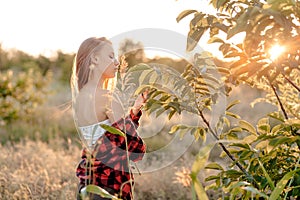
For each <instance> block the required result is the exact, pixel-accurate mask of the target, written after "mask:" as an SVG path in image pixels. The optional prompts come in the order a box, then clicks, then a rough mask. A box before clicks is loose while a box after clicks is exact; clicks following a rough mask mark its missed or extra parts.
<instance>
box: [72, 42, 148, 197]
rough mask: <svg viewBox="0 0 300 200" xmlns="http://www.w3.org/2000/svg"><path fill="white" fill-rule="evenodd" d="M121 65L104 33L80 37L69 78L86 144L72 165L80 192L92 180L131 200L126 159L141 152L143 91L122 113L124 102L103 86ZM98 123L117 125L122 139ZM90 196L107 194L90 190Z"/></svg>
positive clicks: (77, 118)
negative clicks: (130, 106)
mask: <svg viewBox="0 0 300 200" xmlns="http://www.w3.org/2000/svg"><path fill="white" fill-rule="evenodd" d="M119 64H120V63H119V61H118V60H117V59H116V58H115V54H114V50H113V47H112V44H111V42H110V41H109V40H107V39H106V38H104V37H100V38H96V37H92V38H88V39H86V40H85V41H83V42H82V44H81V45H80V47H79V49H78V52H77V54H76V57H75V60H74V66H73V73H72V78H71V87H72V97H73V113H74V121H75V124H76V126H77V127H78V131H79V133H80V134H79V135H80V136H81V139H82V141H83V143H84V146H85V148H84V149H83V151H82V156H81V158H82V160H81V161H80V163H79V164H78V167H77V169H76V175H77V177H78V178H79V182H80V183H79V187H78V194H80V192H82V191H83V190H84V189H85V187H86V186H87V185H88V184H93V185H97V186H99V187H101V188H103V189H105V190H107V191H108V192H109V193H111V194H115V195H118V196H119V197H120V198H122V199H133V192H132V190H133V188H132V186H133V175H132V173H131V171H130V166H129V163H128V158H129V160H131V161H134V162H136V161H138V160H141V159H142V157H143V155H144V153H145V149H146V146H145V144H144V142H143V140H142V139H141V138H140V136H139V135H138V133H137V132H136V129H137V128H138V125H139V118H140V116H141V114H142V112H141V110H140V109H141V107H142V106H143V104H144V103H145V101H146V100H147V99H146V97H147V92H144V93H142V94H141V95H139V96H138V97H137V98H136V100H135V102H134V104H133V106H132V108H131V109H130V111H129V113H128V114H127V115H124V113H123V112H124V111H123V108H122V105H121V104H120V102H116V101H114V98H113V92H112V91H110V90H108V89H107V80H108V79H110V78H114V77H115V74H116V72H117V70H118V67H119ZM101 124H106V125H109V126H112V127H115V128H117V129H119V130H121V131H122V132H123V133H124V134H125V135H126V139H125V137H124V136H121V135H117V134H113V133H110V132H108V131H105V130H104V129H103V128H102V127H101V126H100V125H101ZM126 143H127V145H126ZM126 149H127V150H126ZM90 197H92V199H105V198H102V197H100V196H99V195H93V194H90ZM77 199H80V195H77Z"/></svg>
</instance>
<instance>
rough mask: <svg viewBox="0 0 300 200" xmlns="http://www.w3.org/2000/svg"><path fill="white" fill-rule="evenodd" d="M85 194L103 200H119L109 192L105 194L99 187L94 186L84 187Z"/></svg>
mask: <svg viewBox="0 0 300 200" xmlns="http://www.w3.org/2000/svg"><path fill="white" fill-rule="evenodd" d="M85 192H87V193H93V194H97V195H100V196H101V197H103V198H110V199H113V200H121V199H119V198H118V197H116V196H114V195H112V194H110V193H109V192H107V191H106V190H104V189H103V188H101V187H99V186H96V185H87V186H86V187H85Z"/></svg>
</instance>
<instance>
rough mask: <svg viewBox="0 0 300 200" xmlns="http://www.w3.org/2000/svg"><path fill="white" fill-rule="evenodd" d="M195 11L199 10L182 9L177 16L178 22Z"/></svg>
mask: <svg viewBox="0 0 300 200" xmlns="http://www.w3.org/2000/svg"><path fill="white" fill-rule="evenodd" d="M195 12H198V11H197V10H184V11H182V12H181V13H180V14H179V15H178V16H177V17H176V21H177V23H178V22H179V21H180V20H182V19H183V18H185V17H186V16H188V15H190V14H192V13H195Z"/></svg>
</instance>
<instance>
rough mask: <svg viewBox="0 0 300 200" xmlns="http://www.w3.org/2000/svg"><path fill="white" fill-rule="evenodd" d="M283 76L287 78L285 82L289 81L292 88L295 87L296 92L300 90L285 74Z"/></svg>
mask: <svg viewBox="0 0 300 200" xmlns="http://www.w3.org/2000/svg"><path fill="white" fill-rule="evenodd" d="M283 77H284V78H285V80H287V82H289V83H290V84H291V85H292V86H293V87H294V88H296V90H298V92H300V88H299V87H298V86H297V85H296V84H295V83H294V82H293V81H291V79H289V78H288V77H287V76H286V75H283Z"/></svg>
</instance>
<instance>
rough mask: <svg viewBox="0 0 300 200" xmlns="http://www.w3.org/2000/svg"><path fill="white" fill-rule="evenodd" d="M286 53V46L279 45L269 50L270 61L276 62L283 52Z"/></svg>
mask: <svg viewBox="0 0 300 200" xmlns="http://www.w3.org/2000/svg"><path fill="white" fill-rule="evenodd" d="M284 51H285V48H284V46H280V45H278V44H276V45H274V46H273V47H272V48H271V49H270V50H269V55H270V59H271V60H272V61H274V60H276V59H277V58H278V57H279V56H280V55H281V54H282V53H283V52H284Z"/></svg>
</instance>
